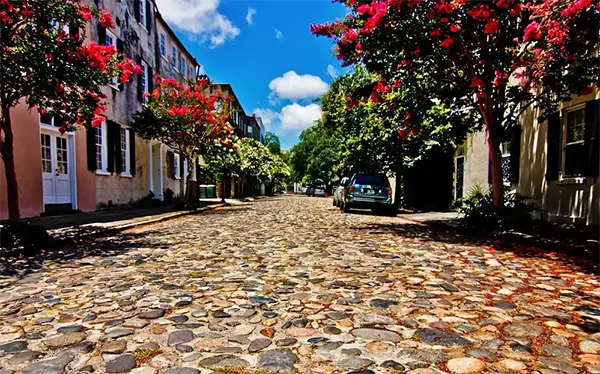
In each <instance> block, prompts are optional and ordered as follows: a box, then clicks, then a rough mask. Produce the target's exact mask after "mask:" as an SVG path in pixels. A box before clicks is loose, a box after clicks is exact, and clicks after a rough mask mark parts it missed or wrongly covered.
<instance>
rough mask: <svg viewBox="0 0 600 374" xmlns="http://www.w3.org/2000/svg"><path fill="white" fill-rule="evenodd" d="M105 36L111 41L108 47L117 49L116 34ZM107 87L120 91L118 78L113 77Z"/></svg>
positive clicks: (107, 31) (110, 33) (108, 33)
mask: <svg viewBox="0 0 600 374" xmlns="http://www.w3.org/2000/svg"><path fill="white" fill-rule="evenodd" d="M136 1H137V0H136ZM106 36H110V38H111V39H112V43H111V44H110V45H112V46H113V47H115V50H116V49H117V40H118V39H119V38H118V37H117V34H115V33H114V32H112V31H110V30H106ZM105 44H106V45H109V44H107V43H106V41H105ZM108 86H109V87H111V88H112V89H115V90H117V91H120V90H119V78H117V77H113V78H112V81H111V82H110V83H109V84H108Z"/></svg>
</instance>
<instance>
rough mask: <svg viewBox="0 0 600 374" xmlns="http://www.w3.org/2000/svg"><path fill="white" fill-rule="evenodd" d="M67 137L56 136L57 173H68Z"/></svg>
mask: <svg viewBox="0 0 600 374" xmlns="http://www.w3.org/2000/svg"><path fill="white" fill-rule="evenodd" d="M67 160H68V158H67V139H66V138H59V137H56V171H57V172H58V173H59V174H68V173H69V169H68V162H67Z"/></svg>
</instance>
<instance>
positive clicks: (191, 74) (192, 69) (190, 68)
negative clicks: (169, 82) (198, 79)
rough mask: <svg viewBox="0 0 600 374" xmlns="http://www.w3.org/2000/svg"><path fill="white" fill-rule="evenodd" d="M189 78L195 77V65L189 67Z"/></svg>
mask: <svg viewBox="0 0 600 374" xmlns="http://www.w3.org/2000/svg"><path fill="white" fill-rule="evenodd" d="M188 78H190V79H194V67H193V66H190V67H188Z"/></svg>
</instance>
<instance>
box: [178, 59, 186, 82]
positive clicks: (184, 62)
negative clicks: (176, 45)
mask: <svg viewBox="0 0 600 374" xmlns="http://www.w3.org/2000/svg"><path fill="white" fill-rule="evenodd" d="M179 67H180V71H181V75H182V76H183V77H185V72H186V71H187V67H186V61H185V57H183V56H181V63H180V66H179Z"/></svg>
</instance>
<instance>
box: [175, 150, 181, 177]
mask: <svg viewBox="0 0 600 374" xmlns="http://www.w3.org/2000/svg"><path fill="white" fill-rule="evenodd" d="M180 163H181V156H180V155H179V153H173V169H174V170H173V174H175V179H181V165H180Z"/></svg>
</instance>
